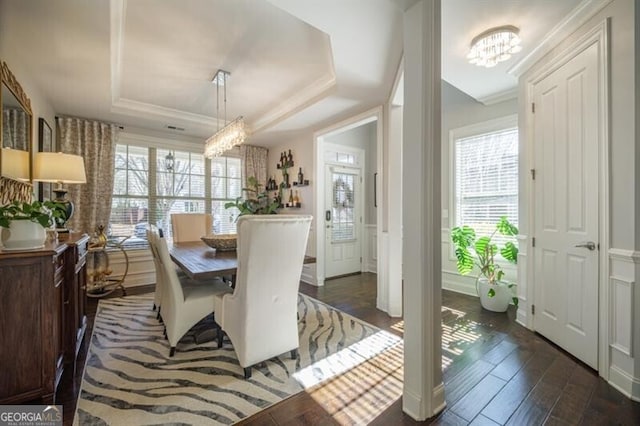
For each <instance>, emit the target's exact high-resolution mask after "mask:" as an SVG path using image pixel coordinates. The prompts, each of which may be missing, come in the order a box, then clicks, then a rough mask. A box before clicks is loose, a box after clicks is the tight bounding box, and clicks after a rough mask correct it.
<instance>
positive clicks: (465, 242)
mask: <svg viewBox="0 0 640 426" xmlns="http://www.w3.org/2000/svg"><path fill="white" fill-rule="evenodd" d="M475 239H476V231H474V230H473V228H471V227H469V226H466V225H465V226H456V227H455V228H453V229H452V230H451V240H452V241H453V243H454V244H455V245H456V246H457V247H461V248H467V247H470V246H471V245H472V244H473V241H474V240H475Z"/></svg>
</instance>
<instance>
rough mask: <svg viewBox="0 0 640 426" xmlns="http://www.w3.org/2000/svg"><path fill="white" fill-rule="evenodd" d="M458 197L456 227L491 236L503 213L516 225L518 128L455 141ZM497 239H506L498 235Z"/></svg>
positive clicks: (503, 240) (456, 191) (501, 240)
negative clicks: (463, 227) (468, 228)
mask: <svg viewBox="0 0 640 426" xmlns="http://www.w3.org/2000/svg"><path fill="white" fill-rule="evenodd" d="M455 197H456V198H455V211H456V212H455V213H456V215H455V220H456V222H455V225H456V226H461V225H468V226H471V227H472V228H474V229H475V230H476V232H477V233H478V235H491V233H492V232H493V231H494V230H495V226H496V223H497V222H498V220H499V219H500V217H501V216H506V217H507V218H508V219H509V221H510V222H511V223H513V224H515V225H516V226H517V224H518V129H517V128H510V129H505V130H500V131H496V132H491V133H485V134H481V135H476V136H471V137H464V138H459V139H456V140H455ZM510 240H513V238H511V239H510ZM494 241H495V242H496V243H504V242H505V241H506V238H505V237H502V236H499V235H496V237H495V238H494Z"/></svg>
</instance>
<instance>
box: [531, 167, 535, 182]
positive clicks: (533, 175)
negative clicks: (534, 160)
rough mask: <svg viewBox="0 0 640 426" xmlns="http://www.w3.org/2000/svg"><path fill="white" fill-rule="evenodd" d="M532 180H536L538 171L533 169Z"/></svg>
mask: <svg viewBox="0 0 640 426" xmlns="http://www.w3.org/2000/svg"><path fill="white" fill-rule="evenodd" d="M531 179H533V180H536V169H531Z"/></svg>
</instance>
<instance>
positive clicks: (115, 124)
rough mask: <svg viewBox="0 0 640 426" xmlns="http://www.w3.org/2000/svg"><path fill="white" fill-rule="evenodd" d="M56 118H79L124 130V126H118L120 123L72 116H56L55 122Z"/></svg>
mask: <svg viewBox="0 0 640 426" xmlns="http://www.w3.org/2000/svg"><path fill="white" fill-rule="evenodd" d="M58 118H79V119H81V120H91V121H99V122H101V123H105V124H113V125H114V126H118V128H119V129H120V130H124V126H123V125H122V124H120V123H114V122H113V121H104V120H98V119H95V118H84V117H72V116H70V115H56V120H57V119H58Z"/></svg>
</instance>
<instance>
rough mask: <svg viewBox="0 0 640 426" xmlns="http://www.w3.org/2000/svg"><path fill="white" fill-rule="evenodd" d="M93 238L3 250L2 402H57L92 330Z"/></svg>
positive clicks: (0, 263) (0, 288) (0, 254)
mask: <svg viewBox="0 0 640 426" xmlns="http://www.w3.org/2000/svg"><path fill="white" fill-rule="evenodd" d="M88 242H89V237H88V236H87V235H83V234H70V236H69V238H68V239H67V240H65V241H59V242H56V243H48V244H47V245H46V246H45V247H44V248H43V249H40V250H31V251H23V252H8V251H2V250H0V366H1V367H0V404H14V403H20V402H25V401H31V400H33V399H36V398H41V399H42V401H43V402H44V403H51V402H53V401H54V395H55V391H56V387H57V385H58V382H59V381H60V377H61V376H62V371H63V369H64V365H65V363H67V364H69V363H73V365H75V358H76V355H77V351H78V349H79V347H80V344H81V343H82V338H83V336H84V332H85V329H86V323H87V322H86V321H87V320H86V315H85V305H86V303H85V301H86V295H85V289H84V285H85V279H86V278H85V277H86V266H85V260H86V253H87V244H88Z"/></svg>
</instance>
